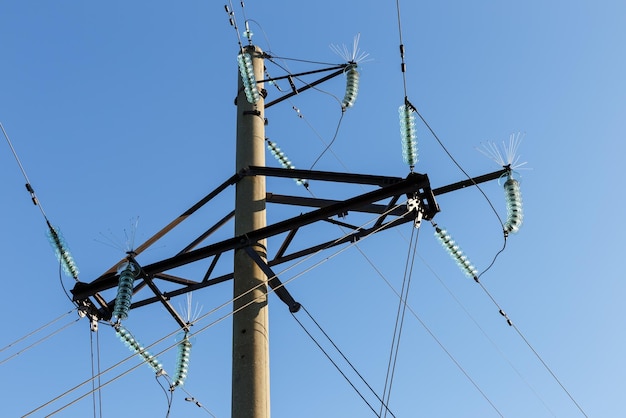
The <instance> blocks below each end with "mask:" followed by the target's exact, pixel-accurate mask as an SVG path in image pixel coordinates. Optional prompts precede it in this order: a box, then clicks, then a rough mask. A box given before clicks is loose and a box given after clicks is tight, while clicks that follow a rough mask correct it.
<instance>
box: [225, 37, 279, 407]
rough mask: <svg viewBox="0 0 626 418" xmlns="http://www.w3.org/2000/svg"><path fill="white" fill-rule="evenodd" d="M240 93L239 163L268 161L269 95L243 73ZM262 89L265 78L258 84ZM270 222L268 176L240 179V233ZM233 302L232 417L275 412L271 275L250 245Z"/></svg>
mask: <svg viewBox="0 0 626 418" xmlns="http://www.w3.org/2000/svg"><path fill="white" fill-rule="evenodd" d="M244 52H245V53H248V54H250V56H251V57H252V63H253V68H254V74H255V77H256V80H263V71H264V68H263V66H264V64H263V58H262V51H261V50H260V49H259V48H257V47H255V46H248V47H245V48H244ZM238 86H239V89H238V91H239V92H238V94H237V149H236V169H237V171H239V170H241V169H242V168H245V167H247V166H250V165H255V166H265V112H264V98H263V97H261V98H260V99H259V101H258V102H257V103H256V104H252V103H249V102H248V101H247V100H246V95H245V93H244V91H243V81H242V78H241V74H240V75H239V83H238ZM257 88H258V90H259V92H261V90H262V89H263V85H262V84H257ZM264 226H266V217H265V177H263V176H246V177H245V178H243V179H241V180H240V181H239V182H238V183H237V190H236V197H235V236H240V235H243V234H245V233H247V232H250V231H253V230H256V229H259V228H262V227H264ZM265 245H266V241H265V240H262V241H259V242H256V243H253V248H254V250H255V251H256V252H257V253H258V254H259V255H260V256H261V258H262V259H263V260H266V259H267V253H266V248H265ZM234 257H235V261H234V263H235V266H234V272H235V277H234V298H235V302H234V304H233V308H234V312H235V313H234V315H233V375H232V417H233V418H269V416H270V390H269V330H268V311H267V309H268V308H267V277H266V276H265V274H264V273H263V271H262V270H261V269H260V268H259V267H258V265H257V264H256V263H255V262H254V261H253V260H252V258H250V256H249V255H248V254H247V253H246V251H245V250H243V249H242V250H239V251H237V252H236V253H235V256H234Z"/></svg>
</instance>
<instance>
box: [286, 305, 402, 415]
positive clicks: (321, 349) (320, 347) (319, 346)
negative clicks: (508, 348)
mask: <svg viewBox="0 0 626 418" xmlns="http://www.w3.org/2000/svg"><path fill="white" fill-rule="evenodd" d="M301 307H302V309H304V311H305V312H306V313H307V315H308V316H309V318H310V319H311V320H312V321H313V323H315V325H316V326H317V327H318V328H319V330H320V331H321V332H322V333H323V334H324V336H325V337H326V338H327V339H328V341H329V342H330V343H331V344H332V345H333V347H334V348H335V349H336V350H337V351H338V352H339V354H340V355H341V356H342V357H343V359H344V360H345V361H346V362H347V363H348V364H349V365H350V367H351V368H352V370H353V371H354V372H355V373H356V374H357V375H358V376H359V377H360V378H361V380H362V381H363V382H364V383H365V385H366V386H367V387H368V388H369V389H370V391H371V392H372V393H373V394H374V395H375V396H376V397H377V398H378V400H380V401H381V402H382V399H380V397H379V396H378V395H377V394H376V392H375V391H374V390H373V389H372V387H371V386H370V385H369V384H368V383H367V381H365V379H364V378H363V376H362V375H361V374H360V373H359V372H358V371H357V370H356V369H355V367H354V366H353V365H352V363H351V362H350V361H349V360H348V359H347V358H346V357H345V355H344V354H343V352H341V350H339V348H338V347H337V346H336V345H335V343H334V342H333V340H332V339H331V338H330V337H329V336H328V334H326V332H325V331H324V330H323V329H322V328H321V326H320V325H319V324H318V323H317V321H315V319H314V318H313V317H312V316H311V314H310V313H309V311H307V310H306V308H305V307H304V306H301ZM291 316H293V318H294V319H295V320H296V322H297V323H298V325H300V327H301V328H302V330H303V331H304V332H305V333H306V334H307V335H308V336H309V338H311V340H312V341H313V342H314V343H315V345H317V347H318V348H319V349H320V351H321V352H322V353H323V354H324V355H325V356H326V358H327V359H328V360H329V361H330V362H331V364H332V365H333V366H335V368H336V369H337V371H338V372H339V373H340V374H341V375H342V376H343V378H344V379H346V381H347V382H348V384H349V385H350V386H351V387H352V389H354V391H355V392H356V393H357V394H358V395H359V397H360V398H361V399H362V400H363V402H365V404H366V405H367V406H368V407H369V408H370V409H371V410H372V412H374V414H375V415H376V416H377V417H379V418H380V415H379V414H378V413H377V412H376V410H375V409H374V407H373V406H372V405H371V404H370V403H369V402H368V401H367V399H365V396H364V395H363V394H362V393H361V392H360V391H359V389H357V387H356V386H355V385H354V383H352V381H351V380H350V378H349V377H348V376H347V375H346V374H345V373H344V372H343V370H341V368H340V367H339V365H338V364H337V363H336V362H335V361H334V360H333V359H332V357H331V356H330V354H328V352H327V351H326V350H324V348H323V347H322V345H321V344H320V343H319V342H318V341H317V340H316V339H315V337H313V335H312V334H311V333H310V332H309V330H308V329H306V327H305V326H304V324H302V322H300V320H299V319H298V318H297V317H296V315H295V314H294V313H293V312H292V313H291ZM391 415H392V416H393V417H395V415H393V413H392V414H391Z"/></svg>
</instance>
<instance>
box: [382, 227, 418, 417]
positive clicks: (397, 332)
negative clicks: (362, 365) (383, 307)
mask: <svg viewBox="0 0 626 418" xmlns="http://www.w3.org/2000/svg"><path fill="white" fill-rule="evenodd" d="M416 229H417V228H412V229H411V240H410V241H409V248H408V253H407V256H406V263H405V267H404V277H403V279H402V288H401V289H400V298H399V299H398V311H397V313H396V322H395V325H394V329H393V337H392V341H391V348H390V350H389V363H388V365H387V375H386V376H385V385H384V390H383V404H386V405H389V403H390V402H389V401H390V398H391V387H392V385H393V378H394V374H395V370H396V364H397V360H398V353H399V351H400V339H401V337H402V327H403V325H404V315H405V313H406V305H407V303H408V298H409V288H410V284H411V277H412V273H413V265H414V263H415V255H416V252H417V240H418V236H419V229H417V233H415V230H416ZM414 236H415V242H413V237H414ZM411 250H413V255H412V256H411ZM409 264H410V267H409ZM385 395H386V396H387V397H386V398H385ZM381 414H382V415H383V416H387V411H385V412H384V414H383V411H382V405H381Z"/></svg>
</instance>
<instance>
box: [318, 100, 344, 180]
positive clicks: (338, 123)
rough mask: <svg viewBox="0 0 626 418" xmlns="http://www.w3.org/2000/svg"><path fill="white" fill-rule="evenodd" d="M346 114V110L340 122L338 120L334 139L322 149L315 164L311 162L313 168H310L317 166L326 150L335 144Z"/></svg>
mask: <svg viewBox="0 0 626 418" xmlns="http://www.w3.org/2000/svg"><path fill="white" fill-rule="evenodd" d="M344 114H345V112H341V116H340V117H339V122H337V128H335V135H333V139H332V140H331V141H330V142H329V143H328V145H326V148H324V151H322V153H321V154H320V155H319V157H317V159H316V160H315V161H314V162H313V164H311V168H309V170H313V167H315V164H317V163H318V162H319V160H320V159H321V158H322V156H324V154H325V153H326V151H328V150H329V149H330V147H331V146H332V145H333V143H334V142H335V140H336V139H337V135H338V134H339V128H341V122H342V121H343V115H344Z"/></svg>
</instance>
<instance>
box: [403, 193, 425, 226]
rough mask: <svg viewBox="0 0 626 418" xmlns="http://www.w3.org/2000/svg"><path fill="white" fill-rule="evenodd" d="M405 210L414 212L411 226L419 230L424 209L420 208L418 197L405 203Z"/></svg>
mask: <svg viewBox="0 0 626 418" xmlns="http://www.w3.org/2000/svg"><path fill="white" fill-rule="evenodd" d="M406 208H407V210H408V211H409V212H414V214H415V219H414V220H413V226H414V227H415V228H419V227H420V225H421V224H422V218H423V217H424V208H423V207H422V204H421V200H420V199H419V197H418V196H416V197H412V198H409V199H408V200H407V201H406Z"/></svg>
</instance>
